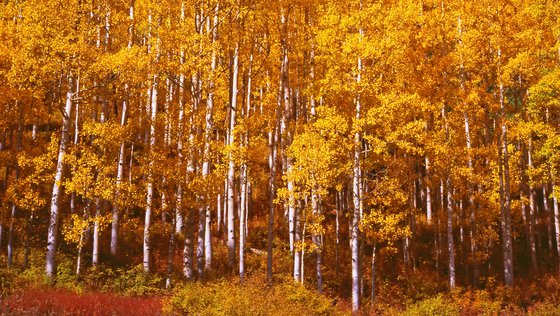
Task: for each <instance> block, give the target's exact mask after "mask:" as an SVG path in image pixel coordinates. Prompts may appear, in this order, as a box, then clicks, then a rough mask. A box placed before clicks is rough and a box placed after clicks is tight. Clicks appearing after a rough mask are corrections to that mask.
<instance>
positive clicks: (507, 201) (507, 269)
mask: <svg viewBox="0 0 560 316" xmlns="http://www.w3.org/2000/svg"><path fill="white" fill-rule="evenodd" d="M500 55H501V52H500V50H498V58H499V57H500ZM499 92H500V110H501V119H502V122H501V125H502V126H501V128H502V148H501V150H502V152H503V157H502V158H503V159H502V161H501V162H500V166H503V182H504V183H503V197H504V199H503V202H502V246H503V255H504V281H505V284H506V286H513V243H512V236H511V197H510V177H509V154H508V149H507V147H508V140H507V122H506V117H505V101H504V86H503V84H502V83H500V84H499Z"/></svg>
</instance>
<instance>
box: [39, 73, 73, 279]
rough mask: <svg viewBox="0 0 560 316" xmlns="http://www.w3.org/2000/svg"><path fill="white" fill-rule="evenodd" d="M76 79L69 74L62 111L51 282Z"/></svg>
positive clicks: (48, 261)
mask: <svg viewBox="0 0 560 316" xmlns="http://www.w3.org/2000/svg"><path fill="white" fill-rule="evenodd" d="M73 85H74V81H73V79H72V75H71V74H70V75H68V88H67V89H68V91H67V92H66V104H65V107H64V112H63V113H62V130H61V133H60V134H61V135H60V146H59V149H58V159H57V163H56V173H55V177H54V184H53V189H52V195H51V207H50V219H49V229H48V233H47V254H46V275H47V278H48V279H49V282H51V283H52V281H53V279H54V276H55V275H56V262H55V256H56V247H57V239H58V236H57V235H58V218H59V206H60V195H61V194H62V192H61V185H62V176H63V173H64V156H65V155H66V150H67V146H68V138H69V128H70V115H71V113H72V105H73V101H72V98H73V96H74V93H73Z"/></svg>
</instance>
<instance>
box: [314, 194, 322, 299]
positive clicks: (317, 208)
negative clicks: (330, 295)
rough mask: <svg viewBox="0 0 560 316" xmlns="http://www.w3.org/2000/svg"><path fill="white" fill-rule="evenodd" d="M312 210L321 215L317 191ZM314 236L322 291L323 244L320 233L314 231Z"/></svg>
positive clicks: (319, 288)
mask: <svg viewBox="0 0 560 316" xmlns="http://www.w3.org/2000/svg"><path fill="white" fill-rule="evenodd" d="M313 191H315V190H313ZM311 210H312V212H313V216H314V217H315V218H318V217H319V216H320V206H319V197H318V196H317V193H316V192H313V193H312V194H311ZM312 238H313V243H314V244H315V255H316V262H315V270H316V272H317V291H318V292H319V293H322V292H323V272H322V261H323V251H322V248H323V245H322V242H321V235H320V234H319V233H317V232H313V237H312Z"/></svg>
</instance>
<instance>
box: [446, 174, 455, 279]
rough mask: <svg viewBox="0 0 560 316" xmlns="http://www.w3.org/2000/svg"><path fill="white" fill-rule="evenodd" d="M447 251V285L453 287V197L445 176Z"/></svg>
mask: <svg viewBox="0 0 560 316" xmlns="http://www.w3.org/2000/svg"><path fill="white" fill-rule="evenodd" d="M447 251H448V253H449V287H450V288H451V289H454V288H455V242H454V239H453V197H452V190H451V181H450V179H449V176H448V177H447Z"/></svg>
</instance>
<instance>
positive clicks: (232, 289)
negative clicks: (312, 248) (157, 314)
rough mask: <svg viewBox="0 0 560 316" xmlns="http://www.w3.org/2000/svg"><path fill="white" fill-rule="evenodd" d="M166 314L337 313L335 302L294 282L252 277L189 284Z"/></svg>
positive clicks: (166, 308)
mask: <svg viewBox="0 0 560 316" xmlns="http://www.w3.org/2000/svg"><path fill="white" fill-rule="evenodd" d="M163 311H164V313H166V314H188V315H279V316H282V315H336V314H342V312H341V311H339V310H337V309H336V308H335V307H334V304H333V301H332V300H330V299H329V298H327V297H326V296H323V295H319V294H318V293H317V292H315V291H313V290H309V289H306V288H305V287H303V286H300V285H296V284H293V283H292V282H291V281H287V282H281V283H280V284H278V285H272V286H271V285H268V284H267V283H266V281H265V280H264V279H260V278H255V277H250V278H247V280H246V281H245V282H244V283H243V284H239V282H238V280H237V279H224V280H220V281H217V282H213V283H211V284H201V283H189V284H187V285H185V286H183V287H181V288H179V289H176V290H175V292H174V293H173V295H172V296H171V297H169V298H167V299H166V300H164V303H163Z"/></svg>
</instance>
